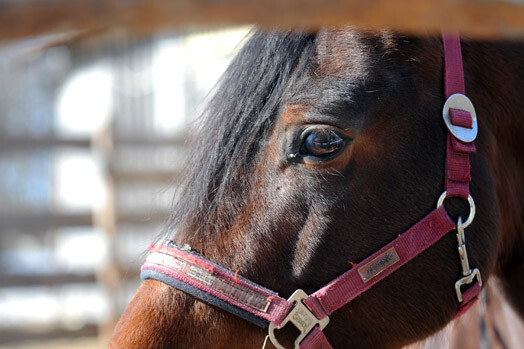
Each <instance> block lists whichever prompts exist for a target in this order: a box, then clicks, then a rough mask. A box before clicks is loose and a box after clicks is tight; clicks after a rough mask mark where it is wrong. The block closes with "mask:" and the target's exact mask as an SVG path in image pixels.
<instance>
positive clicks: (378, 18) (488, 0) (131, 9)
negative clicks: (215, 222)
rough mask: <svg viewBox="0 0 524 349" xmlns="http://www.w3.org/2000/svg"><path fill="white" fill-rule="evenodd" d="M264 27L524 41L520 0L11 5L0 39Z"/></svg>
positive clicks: (68, 0)
mask: <svg viewBox="0 0 524 349" xmlns="http://www.w3.org/2000/svg"><path fill="white" fill-rule="evenodd" d="M234 24H258V25H261V26H267V27H273V26H282V27H296V26H300V27H307V28H317V27H318V26H320V25H343V24H351V25H356V26H371V27H384V26H387V27H390V28H392V29H396V30H400V31H405V32H414V33H427V32H436V31H439V30H440V29H442V28H443V29H448V30H449V29H460V30H461V31H462V32H463V33H464V34H466V35H469V36H476V37H485V38H486V37H488V38H494V37H516V36H520V37H522V36H524V1H522V0H484V1H478V0H395V1H392V0H367V1H361V0H331V1H324V0H286V1H283V0H257V1H241V0H176V1H173V0H156V1H152V0H151V1H146V0H135V1H128V0H113V1H109V0H25V1H18V0H7V1H2V3H1V5H0V38H1V39H15V38H20V37H26V36H34V35H41V34H44V33H48V32H53V31H54V32H57V31H58V32H60V31H69V30H104V29H108V28H124V29H126V30H129V31H132V32H135V33H151V32H155V31H159V30H163V29H180V28H192V27H195V26H196V27H202V26H203V27H209V26H223V25H234Z"/></svg>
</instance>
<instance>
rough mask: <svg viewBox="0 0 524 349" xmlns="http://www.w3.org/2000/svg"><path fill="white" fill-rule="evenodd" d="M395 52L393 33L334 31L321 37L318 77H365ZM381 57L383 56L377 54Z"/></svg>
mask: <svg viewBox="0 0 524 349" xmlns="http://www.w3.org/2000/svg"><path fill="white" fill-rule="evenodd" d="M394 49H395V40H394V38H393V35H392V34H391V33H389V32H386V31H384V32H377V33H362V32H359V31H356V30H351V29H332V30H326V31H322V32H321V33H319V40H318V44H317V74H319V75H328V76H333V75H348V74H350V75H359V74H365V72H367V71H368V70H369V67H370V66H371V64H375V65H376V64H377V63H379V60H378V58H380V57H383V56H384V55H385V54H387V53H389V52H391V51H393V50H394ZM377 53H379V54H377Z"/></svg>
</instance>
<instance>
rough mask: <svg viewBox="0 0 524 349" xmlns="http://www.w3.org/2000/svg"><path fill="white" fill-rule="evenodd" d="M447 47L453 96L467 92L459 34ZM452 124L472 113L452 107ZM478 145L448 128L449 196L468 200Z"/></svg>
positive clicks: (469, 298) (448, 38) (468, 296)
mask: <svg viewBox="0 0 524 349" xmlns="http://www.w3.org/2000/svg"><path fill="white" fill-rule="evenodd" d="M442 45H443V47H444V79H445V81H444V86H445V88H444V89H445V96H446V99H447V98H449V97H450V96H451V95H453V94H456V93H460V94H466V91H465V86H464V71H463V61H462V50H461V45H460V37H459V36H458V35H455V34H452V35H447V34H442ZM450 119H451V123H452V124H453V125H456V126H460V127H464V128H471V127H472V116H471V115H470V113H469V112H467V111H464V110H459V109H450ZM475 151H476V148H475V144H474V143H473V142H471V143H465V142H462V141H460V140H459V139H457V138H456V137H455V136H453V134H452V133H451V132H450V131H449V130H448V132H447V148H446V179H445V184H444V186H445V189H446V190H447V197H454V196H457V197H460V198H463V199H465V200H467V199H468V196H469V182H470V181H471V176H470V161H469V153H472V152H475ZM480 291H481V286H480V284H479V283H478V282H475V283H474V284H473V285H472V286H470V287H469V288H468V289H467V290H466V291H465V292H464V293H463V301H462V302H461V303H460V304H459V310H458V313H457V315H456V317H459V316H460V315H462V314H464V313H465V312H466V310H468V309H469V308H470V307H471V306H472V305H473V304H474V303H475V301H476V300H477V299H478V295H479V293H480Z"/></svg>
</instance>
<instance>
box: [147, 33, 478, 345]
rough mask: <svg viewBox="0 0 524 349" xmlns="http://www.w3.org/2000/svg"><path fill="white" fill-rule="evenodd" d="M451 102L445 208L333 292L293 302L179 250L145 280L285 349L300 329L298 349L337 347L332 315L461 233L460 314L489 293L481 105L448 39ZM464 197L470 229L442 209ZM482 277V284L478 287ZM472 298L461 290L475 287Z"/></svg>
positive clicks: (156, 256) (154, 251) (161, 258)
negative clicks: (479, 200) (474, 188)
mask: <svg viewBox="0 0 524 349" xmlns="http://www.w3.org/2000/svg"><path fill="white" fill-rule="evenodd" d="M442 41H443V46H444V66H445V69H444V70H445V74H444V76H445V96H446V98H447V101H446V103H445V105H444V108H443V118H444V122H445V123H446V126H447V127H448V130H449V132H448V134H447V147H446V149H447V150H446V175H445V189H446V191H445V192H444V193H443V195H442V196H441V198H440V199H439V202H438V205H437V208H436V209H434V210H433V211H431V212H430V213H429V214H428V215H427V216H426V217H424V218H423V219H422V220H420V221H419V222H418V223H417V224H415V225H414V226H413V227H411V228H410V229H408V230H407V231H406V232H404V233H403V234H402V235H400V236H399V237H397V238H396V239H394V240H393V241H391V242H390V243H389V244H387V245H386V246H384V247H383V248H381V249H380V250H378V251H377V252H375V253H373V254H372V255H371V256H369V257H368V258H366V259H365V260H363V261H361V262H360V263H358V264H357V265H355V266H353V267H352V268H351V269H350V270H348V271H347V272H345V273H344V274H342V275H340V276H339V277H338V278H336V279H335V280H333V281H331V282H330V283H329V284H328V285H326V286H324V287H323V288H321V289H320V290H318V291H316V292H315V293H313V294H311V295H310V296H307V295H306V294H305V293H304V292H303V291H302V290H297V291H296V292H295V293H294V294H293V295H292V296H291V297H290V298H289V299H288V300H286V299H284V298H281V297H279V296H278V295H277V294H276V293H275V292H273V291H270V290H268V289H266V288H264V287H261V286H259V285H257V284H255V283H253V282H251V281H249V280H247V279H245V278H243V277H241V276H239V275H238V272H237V273H233V272H231V271H229V270H227V269H225V268H222V267H220V266H219V265H217V264H215V263H212V262H210V261H208V260H206V259H204V258H203V257H201V256H199V255H198V254H196V253H195V252H192V251H190V250H188V249H185V248H180V247H178V246H176V245H174V244H172V243H170V244H168V245H152V246H151V247H150V251H151V254H150V255H149V256H148V257H147V260H146V262H145V263H144V265H143V266H142V269H141V277H142V279H156V280H159V281H162V282H164V283H166V284H169V285H171V286H173V287H175V288H177V289H180V290H182V291H184V292H186V293H189V294H191V295H193V296H195V297H197V298H199V299H202V300H204V301H206V302H208V303H211V304H213V305H216V306H218V307H220V308H222V309H224V310H227V311H229V312H231V313H233V314H235V315H237V316H240V317H242V318H244V319H246V320H248V321H251V322H252V323H255V324H256V325H258V326H261V327H265V326H267V325H268V323H269V336H270V338H271V341H272V342H273V344H274V345H275V346H276V347H277V348H279V349H280V348H283V347H282V346H281V345H280V344H279V343H278V341H277V340H276V338H274V333H273V331H274V329H275V328H280V326H281V325H285V324H286V323H287V322H292V323H293V324H294V325H295V326H296V327H297V328H298V329H299V330H300V332H301V334H300V336H299V337H298V338H297V340H296V341H295V348H301V349H311V348H331V345H330V344H329V342H328V340H327V338H326V337H325V335H324V333H323V332H322V329H323V328H324V327H325V326H326V325H327V324H328V322H329V315H330V314H331V313H333V312H334V311H336V310H337V309H340V308H341V307H343V306H344V305H346V304H347V303H348V302H350V301H351V300H353V299H354V298H356V297H358V296H359V295H361V294H362V293H364V292H365V291H367V290H369V289H370V288H371V287H373V286H374V285H375V284H377V283H378V282H380V281H381V280H383V279H384V278H386V277H387V276H388V275H390V274H391V273H393V272H394V271H395V270H397V269H399V268H400V267H402V266H403V265H404V264H406V263H407V262H409V261H410V260H412V259H413V258H415V257H416V256H418V255H419V254H420V253H422V252H423V251H424V250H426V249H427V248H428V247H430V246H432V245H433V244H434V243H435V242H437V241H438V240H440V239H441V238H442V237H443V236H444V235H446V234H447V233H448V232H449V231H451V230H453V229H455V228H457V238H458V241H459V247H458V250H459V253H460V257H461V264H462V268H463V275H464V277H463V278H462V279H460V280H459V281H457V283H456V285H455V288H456V290H457V296H458V299H459V302H460V304H459V307H458V315H460V314H462V313H463V312H464V311H465V310H466V309H468V308H469V307H470V306H471V305H472V304H473V302H474V301H475V300H476V299H477V296H478V293H479V292H480V289H481V287H480V286H481V280H480V273H479V272H478V270H477V269H474V270H470V269H469V264H468V261H467V253H466V246H465V240H464V228H466V227H467V226H468V225H469V224H470V223H471V220H472V219H473V216H474V203H473V199H472V198H471V196H470V195H469V182H470V180H471V177H470V167H469V153H471V152H474V151H475V145H474V144H473V140H474V139H475V136H476V133H477V121H476V115H475V110H474V108H473V105H472V104H471V102H470V101H469V99H468V98H467V97H465V96H464V73H463V68H462V56H461V48H460V39H459V37H458V36H453V35H443V37H442ZM453 196H457V197H461V198H463V199H466V200H468V201H470V205H471V209H472V210H471V212H470V217H469V218H468V219H467V220H466V222H464V223H462V221H461V220H459V222H458V224H457V225H455V223H454V222H453V221H452V220H451V219H450V218H449V216H448V214H447V213H446V211H445V209H444V206H443V205H442V202H443V201H444V199H445V198H446V197H453ZM475 277H477V282H475V283H473V280H474V279H475ZM472 283H473V285H471V286H470V287H469V288H468V289H467V290H466V291H465V292H464V293H462V292H461V289H460V287H461V286H463V285H468V284H472Z"/></svg>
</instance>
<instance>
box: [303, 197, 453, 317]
mask: <svg viewBox="0 0 524 349" xmlns="http://www.w3.org/2000/svg"><path fill="white" fill-rule="evenodd" d="M454 228H455V223H453V221H451V219H450V218H449V217H448V215H447V213H446V211H445V209H444V206H440V207H439V208H437V209H435V210H433V211H432V212H431V213H430V214H428V215H427V216H426V217H424V218H423V219H422V220H421V221H419V222H418V223H417V224H415V225H414V226H413V227H411V228H410V229H409V230H408V231H406V232H405V233H403V234H402V235H400V236H399V237H398V238H396V239H395V240H393V241H392V242H390V243H389V244H387V245H386V246H384V247H383V248H381V249H380V250H378V251H377V252H375V253H373V254H372V255H371V256H369V257H368V258H366V259H365V260H363V261H362V262H360V263H359V264H357V265H356V266H354V267H353V268H352V269H350V270H349V271H347V272H345V273H344V274H342V275H341V276H339V277H338V278H336V279H335V280H333V281H332V282H330V283H329V284H328V285H326V286H324V287H323V288H321V289H320V290H318V291H317V292H315V293H313V294H312V295H311V296H309V298H307V299H306V300H305V301H304V304H306V306H308V308H309V309H310V310H311V312H312V313H313V314H315V316H316V317H317V318H319V319H322V318H324V317H325V316H326V315H330V314H332V313H333V312H334V311H336V310H338V309H340V308H341V307H343V306H344V305H346V304H347V303H348V302H350V301H352V300H353V299H355V298H356V297H358V296H359V295H361V294H362V293H364V292H366V291H367V290H369V289H370V288H371V287H373V286H374V285H376V284H377V283H378V282H380V281H381V280H382V279H384V278H385V277H387V276H388V275H390V274H391V273H393V272H394V271H395V270H397V269H399V268H400V267H401V266H403V265H404V264H406V263H407V262H409V261H410V260H412V259H413V258H415V257H416V256H418V255H419V254H420V253H422V252H423V251H424V250H426V249H427V248H428V247H430V246H432V245H433V244H434V243H435V242H437V241H438V240H440V239H441V238H442V237H443V236H444V235H446V233H448V232H449V231H450V230H452V229H454Z"/></svg>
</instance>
